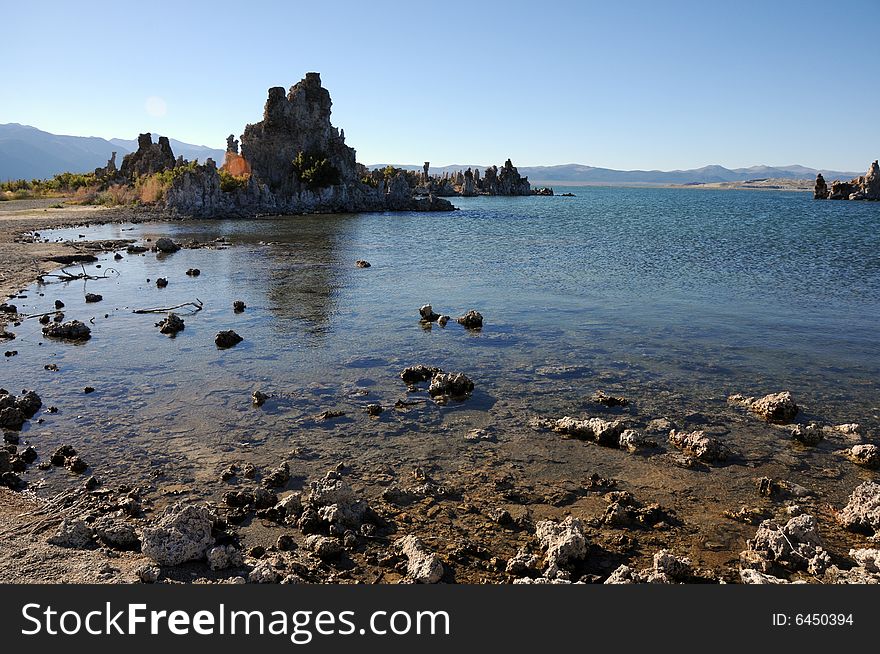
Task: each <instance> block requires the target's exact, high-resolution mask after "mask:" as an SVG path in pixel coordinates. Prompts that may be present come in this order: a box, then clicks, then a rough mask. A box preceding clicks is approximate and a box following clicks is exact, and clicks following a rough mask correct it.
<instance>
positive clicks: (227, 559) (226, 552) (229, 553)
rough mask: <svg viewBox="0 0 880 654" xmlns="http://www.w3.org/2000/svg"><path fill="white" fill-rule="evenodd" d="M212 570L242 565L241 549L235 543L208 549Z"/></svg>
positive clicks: (209, 563)
mask: <svg viewBox="0 0 880 654" xmlns="http://www.w3.org/2000/svg"><path fill="white" fill-rule="evenodd" d="M206 557H207V559H208V565H209V566H210V567H211V570H226V569H227V568H237V567H238V566H240V565H242V563H243V561H242V557H241V550H240V549H238V548H237V547H235V546H234V545H231V544H227V545H217V546H215V547H212V548H211V549H209V550H208V553H207V555H206Z"/></svg>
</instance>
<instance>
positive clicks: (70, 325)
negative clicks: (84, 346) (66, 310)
mask: <svg viewBox="0 0 880 654" xmlns="http://www.w3.org/2000/svg"><path fill="white" fill-rule="evenodd" d="M43 335H44V336H47V337H49V338H58V339H62V340H67V341H86V340H88V339H90V338H91V337H92V330H91V329H89V327H88V325H85V324H84V323H82V322H80V321H79V320H69V321H68V322H62V323H57V322H56V323H52V324H49V325H46V326H45V327H43Z"/></svg>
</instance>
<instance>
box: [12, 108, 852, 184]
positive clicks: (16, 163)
mask: <svg viewBox="0 0 880 654" xmlns="http://www.w3.org/2000/svg"><path fill="white" fill-rule="evenodd" d="M157 138H158V135H157V134H153V139H154V140H155V139H157ZM169 140H170V142H171V149H172V150H173V151H174V155H175V156H178V155H183V157H184V159H188V160H190V161H192V160H195V159H198V160H199V161H205V159H207V158H208V157H211V158H212V159H214V161H216V162H217V163H218V164H220V163H222V162H223V156H224V152H223V150H218V149H215V148H209V147H206V146H204V145H192V144H190V143H183V142H182V141H177V140H175V139H169ZM135 150H137V140H136V139H118V138H115V139H110V140H109V141H108V140H106V139H102V138H97V137H94V136H90V137H87V136H62V135H58V134H50V133H49V132H44V131H42V130H39V129H37V128H36V127H30V126H28V125H19V124H18V123H8V124H5V125H2V124H0V181H5V180H8V179H20V178H24V179H42V178H46V177H51V176H52V175H55V174H57V173H63V172H67V171H70V172H91V171H92V170H94V169H95V168H97V167H99V166H103V165H105V164H106V163H107V160H108V159H109V158H110V155H111V153H112V152H114V151H115V152H116V153H117V154H116V161H117V165H119V164H121V163H122V157H123V156H125V155H126V154H128V153H129V152H134V151H135ZM386 165H388V164H373V165H372V166H370V168H384V167H385V166H386ZM392 165H393V166H395V167H397V168H405V169H406V170H421V169H422V166H421V165H416V164H403V165H401V164H392ZM467 168H479V169H480V170H481V171H483V170H485V169H486V166H484V165H479V164H461V165H458V164H456V165H452V166H442V167H438V166H432V167H431V169H430V172H431V173H432V174H441V175H442V174H443V173H445V172H450V173H451V172H455V171H458V170H466V169H467ZM518 168H519V172H520V174H522V175H528V177H529V181H531V182H532V184H533V185H541V184H557V185H566V184H569V185H579V184H711V183H717V182H738V181H743V180H753V179H764V178H773V179H813V178H815V177H816V173H817V172H819V171H817V170H816V169H814V168H807V167H805V166H796V165H795V166H751V167H749V168H724V167H723V166H704V167H702V168H694V169H691V170H669V171H664V170H613V169H611V168H596V167H593V166H584V165H581V164H564V165H560V166H519V167H518ZM821 172H822V174H823V175H824V176H825V178H826V179H828V180H829V181H831V180H833V179H851V178H852V177H855V176H856V175H860V174H862V173H854V172H844V171H837V170H823V171H821Z"/></svg>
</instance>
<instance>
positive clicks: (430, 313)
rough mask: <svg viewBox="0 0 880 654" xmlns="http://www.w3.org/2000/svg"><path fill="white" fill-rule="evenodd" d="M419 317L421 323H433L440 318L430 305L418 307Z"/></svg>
mask: <svg viewBox="0 0 880 654" xmlns="http://www.w3.org/2000/svg"><path fill="white" fill-rule="evenodd" d="M419 316H421V320H422V322H435V321H436V320H437V319H438V318H439V317H440V316H439V315H438V314H436V313H434V308H433V307H432V306H431V305H430V304H424V305H422V306H420V307H419Z"/></svg>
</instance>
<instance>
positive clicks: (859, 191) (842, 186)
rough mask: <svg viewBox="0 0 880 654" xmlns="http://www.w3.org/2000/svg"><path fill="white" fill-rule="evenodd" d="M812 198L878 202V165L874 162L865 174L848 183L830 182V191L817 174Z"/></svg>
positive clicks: (879, 181)
mask: <svg viewBox="0 0 880 654" xmlns="http://www.w3.org/2000/svg"><path fill="white" fill-rule="evenodd" d="M813 197H814V198H815V199H817V200H826V199H827V200H875V201H876V200H880V165H878V163H877V161H876V160H875V161H874V163H872V164H871V166H870V167H869V168H868V172H867V173H865V174H864V175H860V176H859V177H854V178H853V179H851V180H850V181H848V182H841V181H840V180H835V181H833V182H831V189H830V190H829V188H828V185H827V184H826V183H825V178H824V177H822V174H821V173H819V174H818V175H816V187H815V189H814V191H813Z"/></svg>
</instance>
